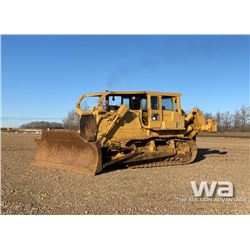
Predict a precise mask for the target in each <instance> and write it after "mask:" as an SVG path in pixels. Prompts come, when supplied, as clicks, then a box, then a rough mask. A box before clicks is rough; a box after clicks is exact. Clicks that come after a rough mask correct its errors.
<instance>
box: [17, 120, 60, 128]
mask: <svg viewBox="0 0 250 250" xmlns="http://www.w3.org/2000/svg"><path fill="white" fill-rule="evenodd" d="M20 128H24V129H47V128H49V129H62V128H63V124H62V123H59V122H46V121H36V122H29V123H26V124H23V125H21V126H20Z"/></svg>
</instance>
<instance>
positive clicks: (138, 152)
mask: <svg viewBox="0 0 250 250" xmlns="http://www.w3.org/2000/svg"><path fill="white" fill-rule="evenodd" d="M180 96H181V94H180V93H169V92H151V91H133V92H132V91H128V92H124V91H122V92H121V91H105V92H100V93H95V94H86V95H83V96H81V97H80V98H79V100H78V102H77V104H76V113H77V114H78V115H79V116H80V130H79V131H69V130H49V131H47V130H44V131H43V132H42V134H41V137H40V138H37V139H36V143H37V152H36V156H35V159H34V161H33V165H35V166H44V167H53V168H60V169H63V170H69V171H73V172H79V173H83V174H90V175H95V174H98V173H99V172H101V171H102V170H103V169H105V168H107V167H109V166H111V165H114V166H120V165H125V166H128V167H132V168H139V167H160V166H167V165H176V164H187V163H191V162H193V161H194V160H195V158H196V155H197V147H196V135H197V134H198V132H199V131H208V132H216V131H217V124H216V121H215V120H213V119H208V120H207V121H206V119H205V117H204V116H203V115H202V113H201V111H200V110H199V109H197V108H194V109H193V110H192V112H190V113H189V114H187V115H186V114H185V112H184V111H183V110H182V108H181V99H180ZM91 97H94V98H95V99H96V98H97V99H98V101H97V103H96V104H95V105H94V106H93V107H92V108H91V109H89V110H83V109H82V108H81V103H82V102H83V100H84V99H85V98H88V99H89V98H90V99H91Z"/></svg>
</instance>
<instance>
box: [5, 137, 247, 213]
mask: <svg viewBox="0 0 250 250" xmlns="http://www.w3.org/2000/svg"><path fill="white" fill-rule="evenodd" d="M35 137H36V136H35V135H29V134H2V159H1V177H2V178H1V210H2V214H249V212H250V204H249V198H250V197H249V196H250V195H249V191H250V188H249V179H250V178H249V177H250V173H249V167H250V164H249V144H250V140H249V139H247V138H223V137H214V138H212V137H198V139H197V144H198V147H199V153H198V157H197V159H196V162H195V163H192V164H189V165H182V166H173V167H162V168H151V169H118V170H110V171H108V172H105V173H102V174H99V175H97V176H84V175H80V174H75V173H71V172H64V171H62V170H57V169H49V168H39V167H33V166H31V164H30V163H31V161H32V159H33V157H34V154H35V150H36V145H35V142H34V138H35ZM190 181H196V182H198V183H199V182H200V181H208V182H209V183H211V182H212V181H231V182H232V183H233V185H234V192H235V196H234V200H232V199H231V200H230V199H229V200H216V197H215V198H214V199H212V200H206V199H204V200H198V201H197V200H194V195H193V193H192V189H191V185H190Z"/></svg>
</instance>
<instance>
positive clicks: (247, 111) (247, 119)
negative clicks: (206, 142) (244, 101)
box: [204, 106, 250, 132]
mask: <svg viewBox="0 0 250 250" xmlns="http://www.w3.org/2000/svg"><path fill="white" fill-rule="evenodd" d="M204 116H205V118H206V119H211V118H212V119H215V120H216V121H217V125H218V131H241V132H246V131H247V132H249V131H250V106H248V107H247V106H242V107H241V108H240V109H238V110H236V111H235V112H234V113H230V112H229V111H227V112H217V113H216V114H215V115H213V114H212V113H208V112H205V113H204Z"/></svg>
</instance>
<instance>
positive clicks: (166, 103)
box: [161, 96, 173, 110]
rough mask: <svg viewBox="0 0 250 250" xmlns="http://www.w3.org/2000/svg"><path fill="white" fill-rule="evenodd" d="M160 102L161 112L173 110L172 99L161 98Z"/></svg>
mask: <svg viewBox="0 0 250 250" xmlns="http://www.w3.org/2000/svg"><path fill="white" fill-rule="evenodd" d="M161 101H162V110H173V102H172V97H170V96H163V97H162V98H161Z"/></svg>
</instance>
